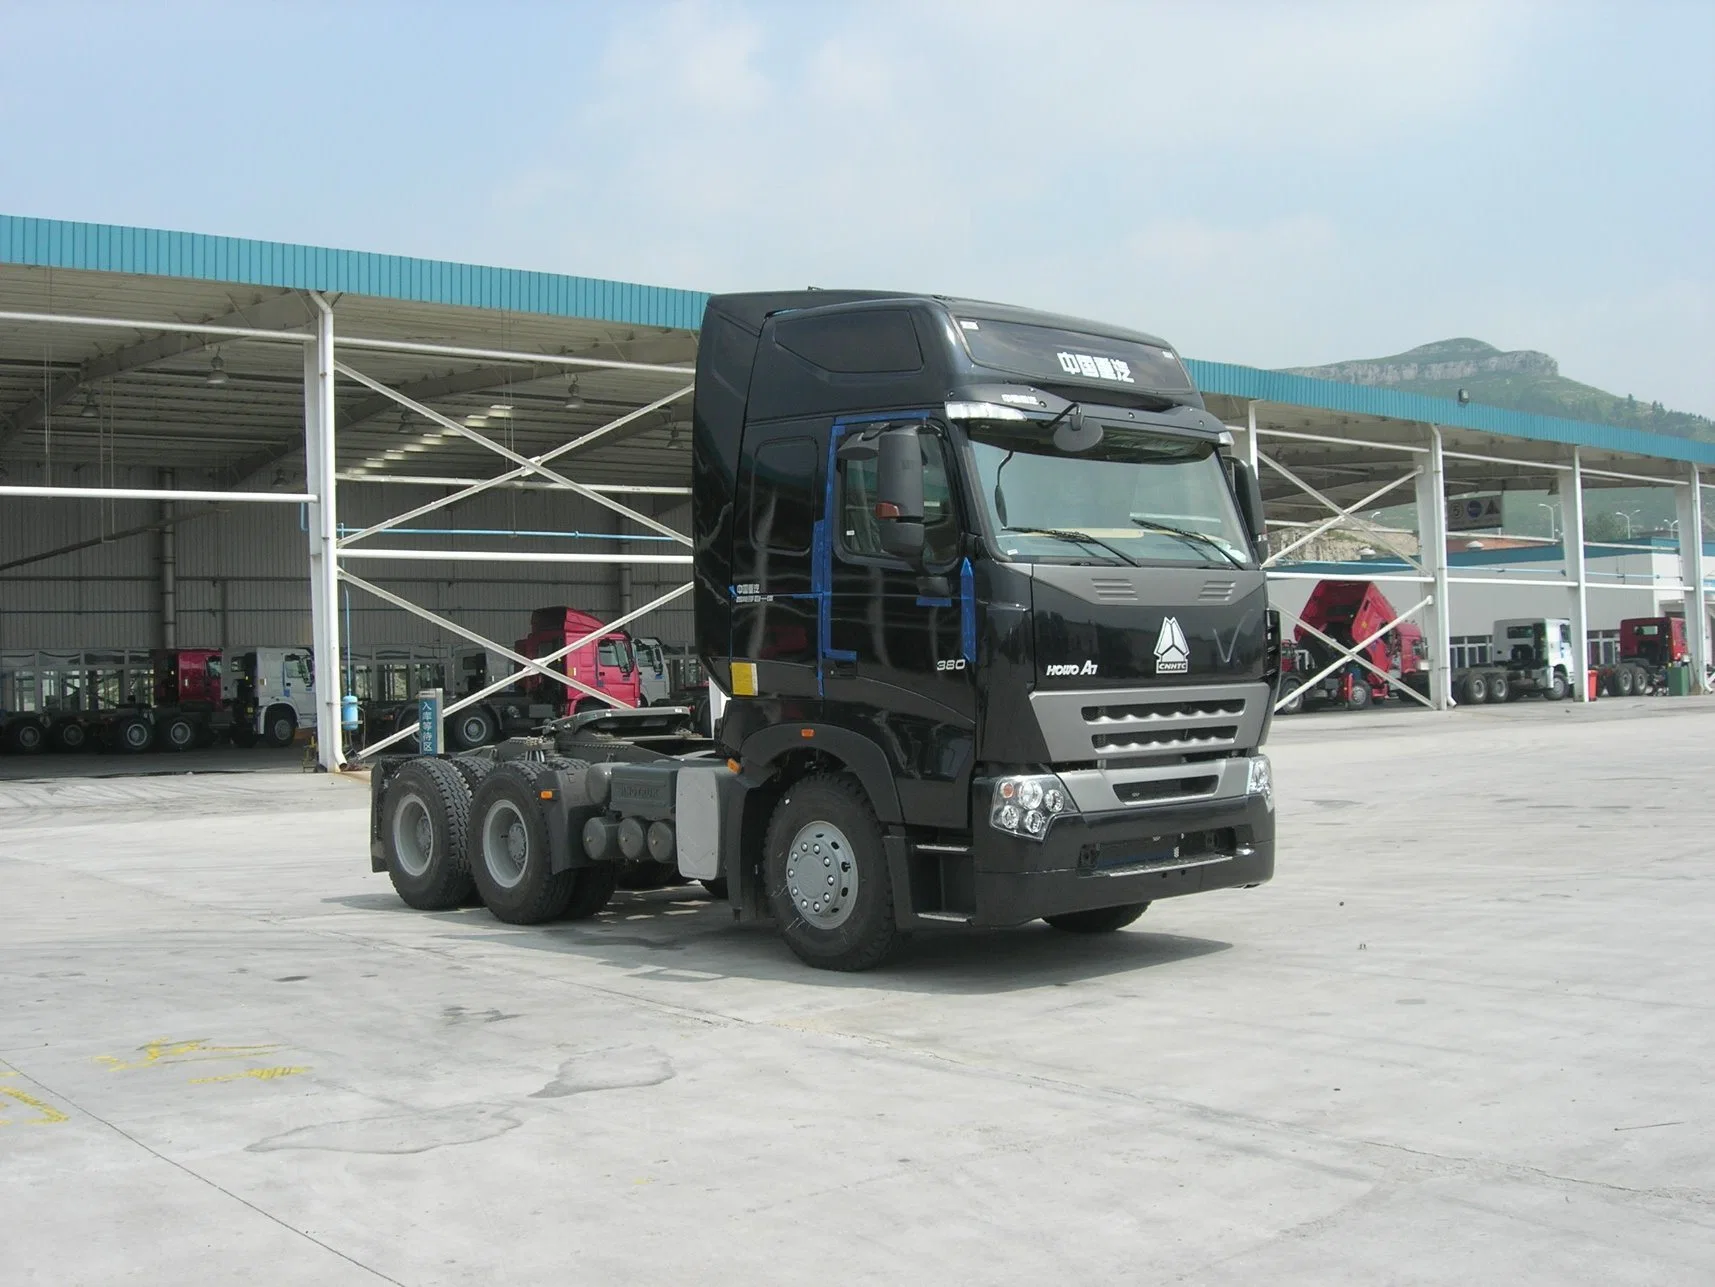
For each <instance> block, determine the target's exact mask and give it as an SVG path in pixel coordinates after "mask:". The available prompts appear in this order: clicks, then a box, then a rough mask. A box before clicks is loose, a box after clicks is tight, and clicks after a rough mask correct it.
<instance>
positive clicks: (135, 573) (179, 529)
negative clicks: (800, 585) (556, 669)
mask: <svg viewBox="0 0 1715 1287" xmlns="http://www.w3.org/2000/svg"><path fill="white" fill-rule="evenodd" d="M758 284H759V285H766V284H767V283H758ZM704 298H705V297H704V296H703V295H702V294H700V293H698V292H696V291H690V290H677V289H667V288H659V287H647V286H639V285H631V284H626V283H618V282H609V281H601V280H596V279H589V278H579V277H567V276H560V275H554V274H544V273H532V272H525V271H519V270H511V269H498V268H483V267H476V266H471V265H466V264H457V263H445V262H432V261H425V260H419V259H410V258H403V257H398V256H388V255H379V254H365V253H358V252H351V251H339V250H329V249H319V248H315V247H308V246H298V245H287V244H279V243H269V242H258V241H247V240H238V239H230V238H219V237H207V236H200V235H195V234H188V233H174V232H161V231H153V230H145V229H135V228H121V227H110V226H102V225H90V224H72V223H62V222H57V221H51V220H36V219H25V218H17V217H10V216H0V654H3V656H0V671H4V672H6V674H5V682H6V687H5V688H4V689H0V702H3V703H8V704H9V706H10V708H11V709H18V708H24V709H30V708H32V707H38V708H39V707H40V706H42V705H43V704H44V703H48V702H50V701H58V700H62V698H63V697H64V694H54V693H50V692H49V686H47V685H45V684H44V682H43V681H42V680H41V678H40V673H39V672H42V671H44V670H47V669H51V668H55V667H58V668H61V669H65V668H70V667H75V666H77V665H79V664H81V663H80V662H78V661H76V660H71V659H75V658H83V657H86V656H87V655H90V654H96V653H100V654H105V655H108V656H109V657H111V656H118V657H120V658H122V660H121V661H120V662H119V663H118V667H119V669H120V670H121V671H123V672H125V673H126V674H129V672H131V671H133V670H135V671H138V672H143V671H144V670H145V669H146V666H147V660H146V654H147V653H148V652H149V651H150V650H154V649H173V648H190V647H199V648H209V649H221V650H225V651H232V650H235V649H239V648H243V647H247V646H250V647H253V646H257V645H275V644H278V645H293V646H301V647H307V648H308V649H310V650H312V651H313V656H314V666H315V672H314V679H315V682H314V687H315V690H316V702H317V712H318V719H319V720H325V721H330V722H337V720H338V716H339V695H340V693H341V691H342V689H344V688H345V687H348V686H350V682H351V679H350V671H349V669H347V670H345V671H344V672H343V673H342V665H343V666H347V667H349V665H350V664H351V663H353V662H356V661H357V660H359V659H362V658H371V659H373V658H376V657H379V656H382V655H387V656H391V657H400V656H403V657H405V658H407V659H411V658H416V657H418V656H419V655H421V656H422V657H424V658H432V657H434V656H436V655H438V654H439V653H440V652H444V650H446V649H448V648H450V647H451V646H453V645H454V644H458V643H463V642H469V643H478V644H482V645H484V646H488V647H492V648H494V649H497V650H499V651H500V653H501V654H503V655H504V654H506V653H507V652H508V650H510V648H511V643H512V641H514V640H516V639H518V638H519V636H521V635H523V634H524V633H526V623H527V620H528V617H529V615H530V613H531V611H532V610H533V609H536V608H538V607H541V606H544V605H549V604H566V605H569V606H573V607H576V608H579V609H581V610H583V611H586V612H589V613H591V614H593V615H595V616H597V617H599V618H601V619H602V620H603V621H606V622H609V623H611V624H613V625H616V626H623V627H624V628H625V629H627V630H629V631H631V632H632V633H634V634H636V635H638V636H653V637H655V638H658V639H660V640H662V641H663V642H664V643H666V644H667V645H668V646H669V647H670V648H671V647H680V648H683V647H685V646H686V645H687V644H688V642H689V640H690V636H691V630H690V625H691V623H690V610H689V596H688V594H687V593H685V592H686V591H687V590H688V588H689V587H688V582H687V580H686V577H687V571H688V564H689V553H688V545H689V538H688V536H687V535H686V533H687V532H688V530H689V523H688V517H689V514H688V511H689V473H690V465H689V462H690V432H689V420H690V393H691V390H692V367H693V363H694V359H695V354H696V339H697V336H696V330H697V327H698V325H699V321H700V317H701V310H702V305H703V301H704ZM1159 322H1160V323H1161V324H1162V325H1163V326H1164V327H1165V328H1166V329H1169V330H1170V329H1171V319H1159ZM1188 365H1189V366H1190V368H1191V370H1192V373H1193V375H1194V376H1195V377H1196V379H1197V380H1198V383H1199V385H1200V386H1201V387H1202V388H1203V389H1204V390H1205V394H1206V397H1207V400H1208V403H1209V405H1210V407H1211V409H1212V410H1214V411H1215V412H1216V413H1217V414H1218V415H1220V416H1221V417H1222V418H1223V419H1224V420H1225V421H1226V422H1227V423H1228V424H1229V425H1231V426H1232V428H1233V432H1234V435H1235V439H1236V442H1237V445H1238V447H1239V449H1240V450H1242V451H1244V452H1246V453H1247V454H1248V455H1249V456H1250V457H1251V458H1252V460H1253V461H1255V462H1256V463H1257V466H1258V469H1259V472H1260V474H1261V476H1262V477H1263V479H1264V481H1265V499H1266V502H1267V506H1268V514H1269V520H1270V525H1271V544H1272V547H1273V549H1274V551H1275V552H1274V555H1273V556H1272V558H1271V560H1270V567H1271V572H1272V573H1273V574H1274V576H1275V578H1276V580H1277V582H1278V584H1279V590H1280V593H1279V599H1280V602H1281V605H1282V607H1283V608H1284V609H1285V611H1286V613H1287V616H1288V621H1287V625H1288V628H1289V629H1290V627H1291V624H1292V622H1291V619H1290V618H1291V615H1292V614H1293V613H1294V612H1295V611H1296V606H1297V604H1298V603H1301V601H1302V596H1301V595H1300V594H1299V592H1298V588H1297V587H1298V586H1299V585H1300V583H1302V584H1306V585H1307V584H1311V583H1313V582H1314V581H1315V580H1317V579H1320V578H1323V577H1327V576H1336V577H1347V578H1351V579H1365V578H1368V577H1369V576H1371V575H1372V574H1375V575H1379V576H1385V577H1388V578H1390V580H1389V581H1388V584H1389V586H1390V594H1392V595H1393V597H1394V599H1395V602H1396V603H1397V605H1398V607H1399V608H1400V609H1401V610H1402V612H1403V614H1405V615H1410V616H1413V617H1414V619H1416V620H1419V621H1420V622H1422V623H1423V625H1424V629H1425V635H1426V638H1427V639H1428V640H1429V641H1430V643H1431V649H1432V654H1433V655H1434V656H1436V657H1438V658H1443V659H1445V658H1448V657H1450V656H1451V650H1452V648H1453V646H1454V640H1455V639H1459V638H1463V637H1464V636H1466V635H1469V634H1474V633H1476V627H1475V626H1474V625H1472V624H1471V623H1473V622H1478V621H1481V620H1482V619H1483V618H1484V617H1485V616H1486V615H1487V614H1488V613H1489V612H1490V611H1491V608H1490V602H1491V599H1492V598H1493V596H1495V595H1497V594H1498V595H1500V596H1502V597H1506V596H1508V595H1510V594H1511V593H1512V592H1513V591H1516V590H1517V589H1518V588H1520V587H1521V586H1523V585H1525V584H1526V583H1530V584H1531V586H1532V589H1533V590H1534V591H1541V592H1542V593H1543V594H1544V595H1545V596H1557V598H1556V602H1557V603H1558V605H1559V606H1558V607H1557V608H1556V609H1555V610H1554V611H1552V612H1549V611H1548V610H1547V608H1545V615H1554V616H1565V617H1567V618H1569V619H1570V620H1572V622H1573V623H1574V628H1575V631H1576V632H1577V634H1578V636H1579V639H1580V643H1581V647H1580V649H1579V651H1580V654H1581V655H1586V656H1589V655H1599V653H1600V645H1601V642H1602V639H1601V636H1602V632H1603V631H1605V630H1606V629H1608V626H1607V624H1606V623H1608V622H1609V621H1610V620H1611V619H1612V620H1617V619H1618V615H1626V614H1627V609H1626V605H1628V604H1629V603H1631V602H1632V601H1633V599H1636V601H1637V602H1639V603H1642V602H1644V601H1645V599H1646V598H1647V600H1648V602H1650V603H1651V604H1652V605H1653V608H1652V611H1661V610H1665V609H1669V608H1675V607H1676V608H1677V610H1678V611H1679V612H1681V613H1684V614H1685V615H1686V616H1687V619H1688V624H1689V625H1690V627H1691V633H1692V635H1693V642H1694V647H1695V650H1696V652H1697V654H1698V655H1701V656H1704V657H1707V656H1708V655H1709V639H1708V627H1707V619H1706V614H1705V611H1704V602H1705V596H1706V594H1707V593H1708V591H1709V590H1710V589H1711V588H1712V583H1711V580H1710V576H1709V569H1708V563H1707V554H1706V551H1705V548H1704V544H1703V542H1701V541H1699V540H1697V539H1695V536H1696V534H1697V533H1700V532H1702V531H1704V530H1705V527H1706V525H1705V522H1704V519H1703V491H1702V488H1703V486H1704V475H1703V473H1702V472H1700V471H1706V470H1708V469H1709V468H1711V467H1715V445H1711V444H1706V443H1696V442H1689V441H1684V440H1679V439H1671V438H1662V437H1657V436H1653V435H1648V434H1642V433H1637V432H1632V431H1626V430H1620V429H1614V428H1609V427H1605V426H1596V425H1581V424H1575V423H1572V422H1567V421H1559V420H1553V419H1550V418H1547V417H1539V416H1529V415H1520V414H1515V413H1508V412H1504V411H1499V410H1497V409H1494V408H1488V407H1481V406H1462V405H1459V404H1457V403H1455V402H1451V401H1443V400H1439V399H1432V398H1423V397H1417V396H1414V395H1406V394H1399V393H1393V392H1389V391H1387V390H1380V389H1374V388H1360V387H1356V386H1347V385H1339V384H1332V383H1329V382H1326V381H1317V380H1310V379H1306V378H1303V377H1297V376H1287V375H1283V374H1280V373H1276V372H1268V371H1257V370H1252V369H1250V368H1244V367H1237V366H1231V365H1227V364H1221V363H1210V362H1190V363H1188ZM1615 486H1628V487H1635V486H1654V487H1664V488H1669V489H1672V490H1673V491H1674V493H1675V495H1676V497H1677V503H1678V513H1679V515H1680V519H1679V533H1680V539H1679V540H1677V541H1674V542H1671V543H1668V544H1663V543H1660V542H1655V543H1652V544H1649V545H1647V546H1646V545H1641V544H1640V546H1639V548H1638V549H1637V550H1635V551H1633V550H1624V551H1612V550H1609V551H1597V550H1595V549H1586V548H1585V547H1582V546H1580V545H1578V544H1576V543H1575V544H1573V545H1571V546H1570V547H1569V548H1567V549H1565V550H1559V551H1558V553H1557V554H1555V555H1554V556H1553V557H1549V556H1548V554H1547V552H1546V551H1544V552H1541V553H1542V554H1543V557H1542V558H1541V559H1537V558H1535V556H1534V555H1533V557H1532V558H1531V559H1525V558H1522V557H1520V556H1510V557H1508V558H1505V559H1500V561H1498V562H1492V561H1488V560H1485V559H1480V558H1473V557H1471V554H1472V552H1470V551H1463V552H1462V551H1460V550H1458V549H1457V547H1456V543H1455V548H1454V552H1453V553H1452V554H1449V553H1448V550H1449V539H1448V531H1447V527H1448V522H1447V514H1446V501H1447V498H1448V497H1460V496H1484V495H1492V494H1494V493H1496V492H1499V491H1502V490H1540V491H1548V492H1552V493H1554V495H1555V497H1556V499H1557V501H1558V502H1559V503H1560V505H1561V506H1562V512H1563V513H1564V515H1565V520H1566V524H1567V526H1568V528H1569V529H1570V530H1574V531H1576V530H1580V529H1581V527H1582V512H1583V503H1584V496H1585V495H1586V493H1587V492H1588V491H1590V490H1592V489H1596V488H1603V487H1615ZM1401 502H1409V503H1411V504H1412V505H1414V507H1415V512H1416V515H1417V522H1416V527H1415V531H1416V534H1417V539H1415V540H1414V541H1412V542H1410V543H1409V545H1408V546H1407V544H1406V543H1405V542H1402V541H1400V540H1398V538H1397V537H1396V536H1394V537H1390V535H1389V534H1388V531H1387V529H1385V528H1382V527H1381V526H1380V525H1379V524H1377V523H1375V522H1374V521H1373V520H1372V519H1370V518H1368V517H1366V515H1368V514H1370V513H1371V512H1372V511H1374V509H1375V508H1376V507H1377V506H1378V505H1391V504H1399V503H1401ZM1335 528H1340V529H1343V530H1353V531H1361V532H1367V533H1370V534H1372V535H1373V537H1374V543H1375V544H1376V545H1377V546H1378V547H1379V548H1380V549H1381V550H1382V552H1384V553H1391V554H1394V555H1396V556H1397V560H1398V561H1397V562H1396V563H1394V564H1392V565H1385V564H1379V563H1378V564H1376V565H1374V566H1370V565H1366V566H1363V567H1351V566H1344V565H1342V566H1333V565H1326V564H1320V563H1317V564H1310V563H1303V562H1300V561H1298V559H1299V557H1300V556H1302V555H1303V554H1305V553H1307V552H1309V551H1310V550H1311V549H1312V548H1313V542H1314V541H1315V540H1316V538H1317V537H1319V536H1321V535H1322V534H1324V533H1326V532H1327V531H1329V530H1332V529H1335ZM1395 589H1397V590H1398V591H1399V593H1397V594H1395V593H1394V590H1395ZM1486 596H1487V597H1486ZM1628 596H1629V597H1628ZM1542 601H1543V602H1544V603H1545V604H1548V603H1549V599H1548V598H1547V597H1545V598H1544V599H1543V600H1542ZM1592 639H1594V640H1595V643H1596V646H1597V653H1596V654H1590V652H1589V649H1590V647H1591V641H1592ZM44 658H46V659H47V660H44ZM8 659H9V660H8ZM518 664H521V665H522V664H524V663H522V662H519V663H518ZM29 668H33V669H29ZM1445 670H1446V665H1445V662H1443V664H1442V665H1441V666H1440V667H1438V670H1437V680H1436V683H1435V685H1434V687H1433V689H1432V698H1431V700H1432V702H1433V703H1434V704H1437V705H1442V706H1445V705H1446V704H1447V698H1448V691H1447V684H1446V682H1445V674H1444V673H1443V672H1445ZM24 674H28V675H30V676H31V677H32V678H31V679H30V683H29V684H23V683H21V682H20V679H19V676H21V675H24ZM1699 679H1701V676H1699ZM114 683H115V684H116V685H118V686H119V687H122V688H123V687H125V686H127V685H129V684H130V683H131V681H130V680H129V679H127V678H120V679H117V680H115V681H114ZM1578 691H1579V692H1582V691H1583V686H1582V684H1580V685H1579V688H1578ZM87 696H88V694H80V699H85V698H87ZM320 754H321V757H322V761H323V763H324V764H325V765H327V766H329V767H333V766H335V765H337V764H339V763H340V762H341V761H342V759H343V753H342V751H341V748H340V747H339V746H338V745H337V744H335V743H327V744H324V745H323V746H322V747H321V749H320Z"/></svg>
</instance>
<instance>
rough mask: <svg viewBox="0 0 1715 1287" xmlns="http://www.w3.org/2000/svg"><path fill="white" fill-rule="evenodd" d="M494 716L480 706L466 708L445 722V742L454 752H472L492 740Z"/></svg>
mask: <svg viewBox="0 0 1715 1287" xmlns="http://www.w3.org/2000/svg"><path fill="white" fill-rule="evenodd" d="M495 731H496V730H495V722H494V716H492V715H490V714H489V713H488V712H487V711H486V710H484V709H483V708H482V707H480V706H467V707H466V708H465V709H464V710H462V711H456V712H454V714H453V715H452V717H451V718H450V719H448V720H447V740H448V741H449V742H451V743H452V744H453V747H454V748H455V749H456V750H460V751H473V750H475V749H476V748H477V747H479V746H487V745H488V744H489V743H490V742H492V741H493V740H494V734H495Z"/></svg>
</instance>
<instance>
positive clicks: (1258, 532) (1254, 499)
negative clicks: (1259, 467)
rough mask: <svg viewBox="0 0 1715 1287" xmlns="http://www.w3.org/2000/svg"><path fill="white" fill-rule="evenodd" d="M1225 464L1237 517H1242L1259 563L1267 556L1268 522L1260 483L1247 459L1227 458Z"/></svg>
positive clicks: (1252, 549) (1252, 550)
mask: <svg viewBox="0 0 1715 1287" xmlns="http://www.w3.org/2000/svg"><path fill="white" fill-rule="evenodd" d="M1227 466H1228V468H1229V470H1230V471H1231V474H1232V480H1233V497H1234V499H1235V500H1237V501H1238V503H1239V517H1240V518H1242V519H1244V523H1245V534H1246V535H1248V536H1249V537H1250V538H1251V552H1252V553H1253V554H1255V555H1256V561H1257V562H1258V563H1261V562H1262V561H1263V560H1264V559H1266V558H1267V557H1268V523H1267V520H1265V519H1264V518H1263V512H1262V484H1261V483H1260V482H1258V481H1257V476H1256V471H1255V470H1253V469H1252V468H1251V467H1250V462H1249V461H1246V460H1229V461H1228V462H1227Z"/></svg>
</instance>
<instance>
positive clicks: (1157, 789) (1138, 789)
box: [1114, 773, 1220, 804]
mask: <svg viewBox="0 0 1715 1287" xmlns="http://www.w3.org/2000/svg"><path fill="white" fill-rule="evenodd" d="M1219 781H1220V779H1219V778H1217V777H1216V776H1215V775H1214V774H1213V773H1210V774H1206V775H1202V776H1199V777H1191V778H1160V779H1158V780H1156V781H1153V782H1116V783H1115V784H1114V794H1115V795H1116V796H1118V797H1119V798H1120V801H1121V803H1123V804H1152V803H1154V802H1155V801H1158V800H1175V799H1179V798H1181V797H1191V796H1199V795H1208V794H1210V793H1211V792H1213V791H1214V789H1215V784H1216V783H1217V782H1219Z"/></svg>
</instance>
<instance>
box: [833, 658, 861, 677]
mask: <svg viewBox="0 0 1715 1287" xmlns="http://www.w3.org/2000/svg"><path fill="white" fill-rule="evenodd" d="M828 670H829V673H830V674H832V675H833V677H834V678H835V679H856V678H857V662H855V661H843V660H836V661H832V662H830V663H829V664H828Z"/></svg>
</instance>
